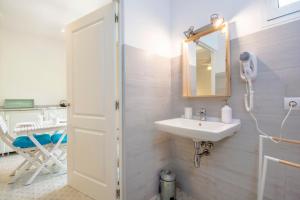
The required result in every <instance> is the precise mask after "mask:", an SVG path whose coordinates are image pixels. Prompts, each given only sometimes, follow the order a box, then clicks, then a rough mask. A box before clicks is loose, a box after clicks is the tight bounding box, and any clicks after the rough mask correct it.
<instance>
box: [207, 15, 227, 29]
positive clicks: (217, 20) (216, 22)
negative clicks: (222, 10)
mask: <svg viewBox="0 0 300 200" xmlns="http://www.w3.org/2000/svg"><path fill="white" fill-rule="evenodd" d="M210 23H211V24H212V25H213V26H214V27H219V26H220V25H222V24H223V23H224V18H223V17H221V16H220V15H219V14H212V15H211V16H210Z"/></svg>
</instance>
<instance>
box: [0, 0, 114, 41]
mask: <svg viewBox="0 0 300 200" xmlns="http://www.w3.org/2000/svg"><path fill="white" fill-rule="evenodd" d="M108 2H111V0H0V28H6V29H9V30H12V31H19V32H23V33H29V34H37V35H42V36H47V37H52V38H56V39H62V38H63V34H62V32H61V31H62V29H63V28H64V27H65V25H66V24H68V23H70V22H71V21H73V20H74V19H76V18H78V17H80V16H82V15H85V14H87V13H89V12H90V11H92V10H95V9H96V8H98V7H100V6H102V5H104V4H106V3H108Z"/></svg>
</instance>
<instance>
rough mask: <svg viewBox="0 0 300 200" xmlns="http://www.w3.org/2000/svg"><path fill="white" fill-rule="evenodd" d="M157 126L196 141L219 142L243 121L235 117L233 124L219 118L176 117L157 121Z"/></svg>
mask: <svg viewBox="0 0 300 200" xmlns="http://www.w3.org/2000/svg"><path fill="white" fill-rule="evenodd" d="M155 126H156V128H157V129H158V130H160V131H164V132H168V133H171V134H174V135H178V136H182V137H187V138H191V139H193V140H194V141H211V142H217V141H220V140H222V139H224V138H225V137H228V136H231V135H233V134H234V133H235V132H237V131H238V130H239V129H240V126H241V122H240V120H238V119H234V120H233V121H232V123H231V124H225V123H222V122H220V121H218V119H217V118H210V119H208V120H207V121H200V120H195V119H184V118H175V119H168V120H162V121H156V122H155Z"/></svg>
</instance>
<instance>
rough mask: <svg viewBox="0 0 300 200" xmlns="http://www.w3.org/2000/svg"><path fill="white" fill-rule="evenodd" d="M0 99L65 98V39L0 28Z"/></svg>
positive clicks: (53, 101) (45, 101)
mask: <svg viewBox="0 0 300 200" xmlns="http://www.w3.org/2000/svg"><path fill="white" fill-rule="evenodd" d="M0 37H1V41H0V99H1V100H3V99H6V98H34V99H35V103H36V104H58V103H59V101H60V100H61V99H65V98H66V67H65V52H64V42H63V41H62V40H55V39H51V38H46V37H42V36H37V35H31V34H24V33H20V32H16V31H10V30H8V29H6V30H4V29H0Z"/></svg>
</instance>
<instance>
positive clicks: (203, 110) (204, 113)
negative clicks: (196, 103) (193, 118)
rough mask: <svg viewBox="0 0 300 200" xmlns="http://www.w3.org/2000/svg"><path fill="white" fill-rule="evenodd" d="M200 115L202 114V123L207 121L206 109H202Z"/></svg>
mask: <svg viewBox="0 0 300 200" xmlns="http://www.w3.org/2000/svg"><path fill="white" fill-rule="evenodd" d="M199 114H200V121H206V109H205V108H201V109H200V112H199Z"/></svg>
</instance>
